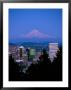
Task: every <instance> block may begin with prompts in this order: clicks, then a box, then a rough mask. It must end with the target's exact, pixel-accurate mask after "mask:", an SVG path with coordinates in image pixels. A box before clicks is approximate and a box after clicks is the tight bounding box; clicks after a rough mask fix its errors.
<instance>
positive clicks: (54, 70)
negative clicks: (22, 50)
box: [9, 48, 62, 81]
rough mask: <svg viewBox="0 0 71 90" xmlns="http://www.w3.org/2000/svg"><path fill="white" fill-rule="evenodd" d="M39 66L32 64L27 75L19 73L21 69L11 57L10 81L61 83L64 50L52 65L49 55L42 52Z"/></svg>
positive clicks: (60, 50) (59, 52) (44, 51)
mask: <svg viewBox="0 0 71 90" xmlns="http://www.w3.org/2000/svg"><path fill="white" fill-rule="evenodd" d="M39 59H40V61H38V64H31V66H30V67H29V68H28V70H27V71H26V73H22V72H19V70H20V67H19V66H18V65H17V63H15V62H14V59H13V58H12V56H10V57H9V80H12V81H61V80H62V48H60V49H59V51H58V52H57V57H56V58H54V61H53V62H52V63H51V61H50V59H49V57H48V53H47V52H46V50H45V49H43V50H42V55H40V57H39Z"/></svg>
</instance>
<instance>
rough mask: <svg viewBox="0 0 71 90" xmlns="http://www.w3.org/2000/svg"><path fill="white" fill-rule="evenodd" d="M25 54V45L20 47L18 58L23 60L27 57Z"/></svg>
mask: <svg viewBox="0 0 71 90" xmlns="http://www.w3.org/2000/svg"><path fill="white" fill-rule="evenodd" d="M25 56H26V52H25V48H24V47H23V46H20V47H18V58H19V59H20V60H23V59H26V58H25Z"/></svg>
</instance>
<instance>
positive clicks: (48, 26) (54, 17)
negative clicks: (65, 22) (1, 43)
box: [9, 9, 62, 43]
mask: <svg viewBox="0 0 71 90" xmlns="http://www.w3.org/2000/svg"><path fill="white" fill-rule="evenodd" d="M41 39H42V42H44V41H51V40H53V41H54V42H55V41H58V42H60V43H61V42H62V10H61V9H9V42H23V41H24V42H25V41H27V42H29V41H30V42H33V41H34V40H35V42H38V40H39V41H40V42H41Z"/></svg>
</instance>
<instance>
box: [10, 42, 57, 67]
mask: <svg viewBox="0 0 71 90" xmlns="http://www.w3.org/2000/svg"><path fill="white" fill-rule="evenodd" d="M58 50H59V48H58V43H49V45H48V51H47V52H48V55H49V58H50V60H51V62H53V60H54V57H56V53H57V51H58ZM9 54H11V55H12V57H13V58H14V60H15V61H16V62H17V63H21V62H22V63H23V64H24V65H27V66H30V65H31V63H37V60H39V57H40V55H41V54H42V50H41V51H36V49H35V48H30V47H28V48H25V47H23V46H13V45H11V46H9Z"/></svg>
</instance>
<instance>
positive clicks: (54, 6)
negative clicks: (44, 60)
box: [3, 3, 69, 87]
mask: <svg viewBox="0 0 71 90" xmlns="http://www.w3.org/2000/svg"><path fill="white" fill-rule="evenodd" d="M68 7H69V4H68V3H3V87H68ZM14 8H15V9H22V8H23V9H25V8H26V9H28V8H30V9H32V8H33V9H35V8H36V9H39V8H44V9H45V8H47V9H62V39H63V42H62V43H63V45H62V48H63V51H62V52H63V53H62V54H63V57H62V64H63V65H62V71H63V72H62V79H63V80H62V81H17V82H15V81H8V77H9V74H8V73H9V71H8V70H9V66H8V40H9V38H8V28H9V17H8V14H9V13H8V9H14Z"/></svg>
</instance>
